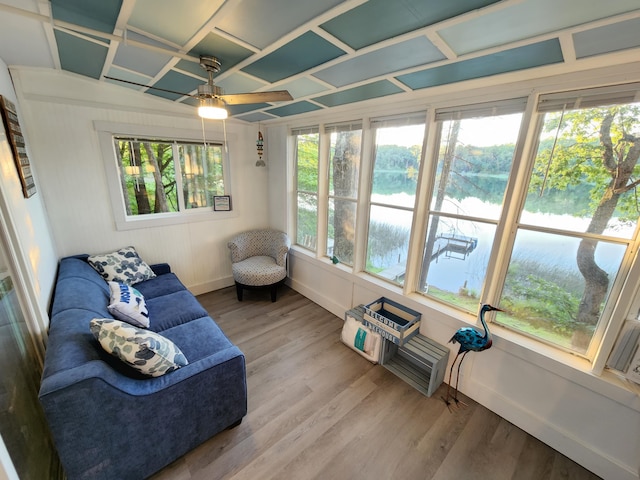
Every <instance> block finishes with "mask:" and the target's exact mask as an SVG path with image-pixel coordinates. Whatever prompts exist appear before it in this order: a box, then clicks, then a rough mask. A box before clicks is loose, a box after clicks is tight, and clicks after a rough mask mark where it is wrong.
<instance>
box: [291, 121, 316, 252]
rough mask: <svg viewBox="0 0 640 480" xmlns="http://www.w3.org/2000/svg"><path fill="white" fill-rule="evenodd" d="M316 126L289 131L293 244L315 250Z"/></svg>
mask: <svg viewBox="0 0 640 480" xmlns="http://www.w3.org/2000/svg"><path fill="white" fill-rule="evenodd" d="M319 131H320V130H319V129H318V127H311V128H306V129H297V130H294V131H293V132H292V134H293V137H294V142H295V151H294V155H295V165H296V180H295V183H296V199H297V202H296V238H295V243H296V244H297V245H301V246H303V247H305V248H308V249H309V250H313V251H316V246H317V239H318V154H319V145H320V134H319Z"/></svg>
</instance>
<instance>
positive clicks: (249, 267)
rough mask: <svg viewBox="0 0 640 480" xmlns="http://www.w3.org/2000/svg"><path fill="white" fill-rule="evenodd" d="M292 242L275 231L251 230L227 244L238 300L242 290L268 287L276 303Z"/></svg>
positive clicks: (285, 276)
mask: <svg viewBox="0 0 640 480" xmlns="http://www.w3.org/2000/svg"><path fill="white" fill-rule="evenodd" d="M290 246H291V242H290V241H289V237H287V234H286V233H284V232H280V231H278V230H270V229H263V230H250V231H248V232H243V233H240V234H238V235H236V237H235V238H233V240H231V241H230V242H229V243H228V247H229V249H230V250H231V268H232V271H233V280H234V281H235V283H236V293H237V295H238V301H242V291H243V289H245V288H246V289H252V288H269V289H270V290H271V301H272V302H275V301H276V294H277V289H278V285H280V284H281V283H284V281H285V279H286V278H287V254H288V252H289V247H290Z"/></svg>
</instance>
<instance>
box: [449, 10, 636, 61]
mask: <svg viewBox="0 0 640 480" xmlns="http://www.w3.org/2000/svg"><path fill="white" fill-rule="evenodd" d="M639 6H640V2H639V1H638V0H607V1H585V0H562V1H558V0H525V1H523V2H515V3H513V4H512V5H509V6H507V7H506V8H502V9H497V10H495V11H493V12H490V13H487V14H486V15H480V16H478V17H475V18H472V19H469V20H468V21H466V22H461V23H457V24H454V25H452V26H450V27H446V28H443V29H442V30H439V31H438V34H439V35H440V36H441V37H442V38H443V39H444V41H445V42H447V44H448V45H449V46H450V47H451V48H452V49H453V50H454V51H455V52H456V53H457V54H458V55H463V54H465V53H471V52H477V51H479V50H482V49H485V48H491V47H495V46H498V45H504V44H507V43H510V42H516V41H519V40H524V39H527V38H533V37H535V36H537V35H544V34H546V33H550V32H553V31H558V30H562V29H564V28H569V27H573V26H576V25H581V24H583V23H586V22H589V21H593V20H596V19H599V18H606V17H610V16H613V15H617V14H620V13H624V12H628V11H631V10H634V9H637V8H638V7H639ZM517 19H521V21H518V20H517Z"/></svg>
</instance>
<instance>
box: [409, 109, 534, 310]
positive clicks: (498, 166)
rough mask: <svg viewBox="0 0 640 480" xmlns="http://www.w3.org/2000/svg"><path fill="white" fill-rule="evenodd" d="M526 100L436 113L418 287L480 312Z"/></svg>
mask: <svg viewBox="0 0 640 480" xmlns="http://www.w3.org/2000/svg"><path fill="white" fill-rule="evenodd" d="M525 105H526V99H515V100H509V101H505V102H500V103H499V104H495V103H492V104H489V105H486V104H484V105H473V106H467V107H466V108H457V109H443V110H439V111H437V112H436V132H437V135H438V137H439V148H438V149H437V151H436V152H435V155H437V162H436V165H435V166H436V171H435V176H434V178H435V180H434V182H433V186H432V188H433V193H432V195H431V203H430V211H429V217H428V222H427V235H426V242H425V248H424V255H423V258H422V270H421V273H420V279H419V281H418V290H419V291H420V292H423V293H425V294H426V295H429V296H432V297H434V298H437V299H439V300H441V301H444V302H447V303H451V304H453V305H455V306H457V307H460V308H463V309H465V310H468V311H469V312H475V311H476V310H477V308H478V299H479V298H480V297H481V293H482V289H483V287H484V282H485V278H486V276H487V266H488V263H489V258H490V255H491V252H492V249H493V245H494V240H495V235H496V226H497V224H498V221H499V220H500V216H501V213H502V206H503V201H504V194H505V190H506V187H507V181H508V179H509V175H510V173H511V166H512V162H513V156H514V151H515V146H516V142H517V140H518V131H519V129H520V124H521V121H522V112H523V111H524V108H525Z"/></svg>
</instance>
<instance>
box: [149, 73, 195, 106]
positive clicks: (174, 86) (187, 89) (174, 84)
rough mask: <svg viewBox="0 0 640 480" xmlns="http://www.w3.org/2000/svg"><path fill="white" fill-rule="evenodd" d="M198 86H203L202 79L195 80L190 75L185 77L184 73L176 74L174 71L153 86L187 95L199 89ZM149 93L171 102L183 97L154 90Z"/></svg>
mask: <svg viewBox="0 0 640 480" xmlns="http://www.w3.org/2000/svg"><path fill="white" fill-rule="evenodd" d="M198 85H202V80H201V79H199V78H193V77H190V76H188V75H184V74H182V73H178V72H174V71H173V70H171V71H169V72H168V73H167V74H166V75H165V76H164V77H162V78H161V79H160V80H158V82H156V83H155V84H154V85H153V86H154V87H158V88H164V89H166V90H173V91H174V92H181V93H183V94H187V93H191V92H192V91H193V90H195V89H197V88H198ZM147 93H152V94H153V95H157V96H158V97H162V98H168V99H169V100H177V99H178V98H180V97H182V96H183V95H178V94H173V93H169V92H162V91H159V90H154V89H149V91H148V92H147Z"/></svg>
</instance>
